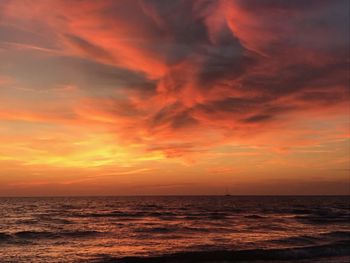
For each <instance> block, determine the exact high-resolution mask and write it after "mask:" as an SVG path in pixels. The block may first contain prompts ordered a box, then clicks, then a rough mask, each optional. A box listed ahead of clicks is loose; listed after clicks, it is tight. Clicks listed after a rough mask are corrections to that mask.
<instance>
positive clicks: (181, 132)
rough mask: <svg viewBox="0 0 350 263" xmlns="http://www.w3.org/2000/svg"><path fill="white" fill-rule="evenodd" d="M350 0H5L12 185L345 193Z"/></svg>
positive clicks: (0, 107)
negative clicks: (349, 11) (349, 0)
mask: <svg viewBox="0 0 350 263" xmlns="http://www.w3.org/2000/svg"><path fill="white" fill-rule="evenodd" d="M348 10H349V2H348V1H347V0H334V1H323V0H321V1H320V0H317V1H316V0H315V1H314V0H310V1H306V2H305V1H298V0H295V1H272V0H271V1H270V0H267V1H257V0H244V1H243V0H196V1H182V0H169V1H167V0H162V1H160V0H140V1H137V0H118V1H113V0H104V1H92V0H91V1H90V0H85V1H80V0H76V1H65V0H5V1H1V2H0V195H2V196H8V195H134V194H138V195H142V194H223V193H225V191H226V189H228V190H229V191H230V193H231V194H349V157H350V156H349V155H350V153H349V134H350V131H349V34H348V32H349V13H348Z"/></svg>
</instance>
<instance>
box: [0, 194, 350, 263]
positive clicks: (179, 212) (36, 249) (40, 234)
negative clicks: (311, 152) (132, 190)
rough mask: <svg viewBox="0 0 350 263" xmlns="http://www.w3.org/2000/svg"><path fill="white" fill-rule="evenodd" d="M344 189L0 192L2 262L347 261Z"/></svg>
mask: <svg viewBox="0 0 350 263" xmlns="http://www.w3.org/2000/svg"><path fill="white" fill-rule="evenodd" d="M349 219H350V207H349V197H344V196H343V197H335V196H333V197H297V196H295V197H291V196H290V197H264V196H259V197H253V196H252V197H248V196H247V197H235V196H221V197H220V196H195V197H185V196H183V197H50V198H46V197H43V198H0V262H48V263H50V262H247V261H252V260H254V261H257V262H269V261H272V260H274V262H281V261H282V262H284V260H285V261H287V262H288V261H290V262H296V261H297V262H299V261H300V262H350V261H349V259H350V243H349V241H350V223H349Z"/></svg>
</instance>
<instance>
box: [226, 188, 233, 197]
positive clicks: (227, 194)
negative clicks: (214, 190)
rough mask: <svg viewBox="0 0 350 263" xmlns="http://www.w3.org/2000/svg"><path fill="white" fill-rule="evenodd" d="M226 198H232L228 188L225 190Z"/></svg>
mask: <svg viewBox="0 0 350 263" xmlns="http://www.w3.org/2000/svg"><path fill="white" fill-rule="evenodd" d="M225 196H232V195H231V194H230V192H229V191H228V188H227V187H226V189H225Z"/></svg>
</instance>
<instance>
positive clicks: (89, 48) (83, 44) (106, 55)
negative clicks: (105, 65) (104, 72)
mask: <svg viewBox="0 0 350 263" xmlns="http://www.w3.org/2000/svg"><path fill="white" fill-rule="evenodd" d="M64 37H65V38H66V39H67V40H68V41H69V43H71V44H72V45H73V46H74V47H76V48H78V49H79V50H80V51H81V52H83V53H84V54H85V55H87V56H88V57H92V58H95V59H96V58H97V59H102V60H106V61H113V60H114V57H113V55H112V54H111V53H110V52H108V51H107V50H105V49H103V48H102V47H99V46H97V45H95V44H93V43H91V42H89V41H87V40H86V39H83V38H81V37H79V36H76V35H71V34H66V35H65V36H64Z"/></svg>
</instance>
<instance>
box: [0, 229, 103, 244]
mask: <svg viewBox="0 0 350 263" xmlns="http://www.w3.org/2000/svg"><path fill="white" fill-rule="evenodd" d="M102 234H103V233H102V232H98V231H62V232H50V231H19V232H16V233H12V234H8V233H0V242H17V241H18V240H40V239H57V238H85V237H94V236H98V235H102Z"/></svg>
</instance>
